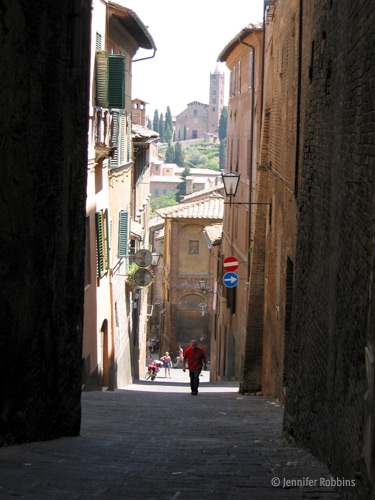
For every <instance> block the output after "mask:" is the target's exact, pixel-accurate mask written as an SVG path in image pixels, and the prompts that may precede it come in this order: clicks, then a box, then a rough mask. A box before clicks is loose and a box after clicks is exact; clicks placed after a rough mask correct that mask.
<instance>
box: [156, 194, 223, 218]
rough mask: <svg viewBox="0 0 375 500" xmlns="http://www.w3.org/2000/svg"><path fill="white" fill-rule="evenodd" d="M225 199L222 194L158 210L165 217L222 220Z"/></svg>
mask: <svg viewBox="0 0 375 500" xmlns="http://www.w3.org/2000/svg"><path fill="white" fill-rule="evenodd" d="M223 212H224V199H223V197H222V196H217V197H215V198H206V199H205V200H198V201H194V202H192V203H183V204H180V205H175V206H173V207H165V208H161V209H159V210H156V213H157V214H158V215H160V216H161V217H164V218H165V219H214V220H222V218H223Z"/></svg>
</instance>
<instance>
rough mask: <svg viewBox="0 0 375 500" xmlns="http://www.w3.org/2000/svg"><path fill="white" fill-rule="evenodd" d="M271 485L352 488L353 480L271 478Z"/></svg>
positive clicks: (276, 486) (278, 486) (333, 478)
mask: <svg viewBox="0 0 375 500" xmlns="http://www.w3.org/2000/svg"><path fill="white" fill-rule="evenodd" d="M271 484H272V486H274V487H275V488H280V487H281V488H300V487H304V488H306V487H307V488H311V487H315V486H320V487H324V486H328V487H333V488H336V487H337V488H341V487H343V486H344V487H345V486H346V487H354V486H355V479H344V478H339V477H320V478H319V479H312V478H311V477H303V478H302V479H287V478H286V477H282V478H280V477H273V478H272V479H271Z"/></svg>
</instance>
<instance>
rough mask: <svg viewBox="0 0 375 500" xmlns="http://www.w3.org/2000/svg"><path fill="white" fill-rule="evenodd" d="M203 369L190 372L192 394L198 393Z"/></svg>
mask: <svg viewBox="0 0 375 500" xmlns="http://www.w3.org/2000/svg"><path fill="white" fill-rule="evenodd" d="M201 371H202V368H199V369H198V370H197V371H196V372H190V371H189V375H190V387H191V392H198V385H199V375H200V374H201Z"/></svg>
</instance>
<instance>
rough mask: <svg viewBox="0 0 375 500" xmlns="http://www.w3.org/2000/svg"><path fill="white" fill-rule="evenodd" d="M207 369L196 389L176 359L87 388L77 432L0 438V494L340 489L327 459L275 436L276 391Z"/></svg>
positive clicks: (221, 498) (274, 494)
mask: <svg viewBox="0 0 375 500" xmlns="http://www.w3.org/2000/svg"><path fill="white" fill-rule="evenodd" d="M208 377H209V375H208V372H203V377H201V384H200V390H199V394H198V396H191V395H190V388H189V385H188V374H187V373H183V372H182V370H181V369H173V370H172V378H171V379H166V378H164V370H162V371H161V372H160V374H159V376H158V377H157V378H156V380H155V381H154V382H151V381H140V382H138V383H136V384H134V385H132V386H129V387H127V388H125V389H124V390H116V391H115V392H91V393H83V395H82V428H81V436H80V437H76V438H63V439H59V440H55V441H47V442H39V443H31V444H24V445H19V446H12V447H8V448H0V499H1V500H2V499H11V498H12V499H13V498H14V497H19V498H26V499H33V500H44V499H56V498H58V499H69V500H72V499H88V498H98V499H126V500H133V499H134V500H140V499H141V500H164V499H165V500H208V499H214V500H251V499H254V500H263V499H265V500H268V499H296V498H300V499H327V500H328V499H330V500H331V499H332V500H333V499H339V498H341V497H340V496H339V494H338V493H336V491H335V489H334V488H333V487H331V486H321V485H320V481H321V480H329V478H330V474H329V472H328V470H327V469H326V468H325V466H324V465H322V464H321V463H319V462H318V461H316V460H315V459H314V458H313V457H312V456H311V455H309V454H308V453H306V452H305V451H303V450H300V449H298V448H295V447H293V446H291V445H290V444H288V443H287V442H286V441H284V440H283V439H281V437H280V436H281V426H282V413H283V409H282V407H280V406H279V405H278V404H277V403H276V402H275V400H273V399H272V398H266V397H250V396H241V395H240V394H239V393H238V386H237V384H233V383H208ZM284 478H285V480H288V481H291V480H294V481H299V483H289V484H286V485H285V486H286V487H283V481H284ZM307 478H309V479H307ZM272 481H274V484H275V485H277V484H278V482H279V481H281V484H280V487H273V486H272ZM309 481H310V482H309ZM298 484H299V485H298Z"/></svg>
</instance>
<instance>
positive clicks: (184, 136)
mask: <svg viewBox="0 0 375 500" xmlns="http://www.w3.org/2000/svg"><path fill="white" fill-rule="evenodd" d="M184 141H186V125H184Z"/></svg>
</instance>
